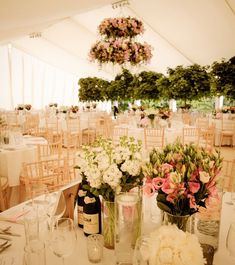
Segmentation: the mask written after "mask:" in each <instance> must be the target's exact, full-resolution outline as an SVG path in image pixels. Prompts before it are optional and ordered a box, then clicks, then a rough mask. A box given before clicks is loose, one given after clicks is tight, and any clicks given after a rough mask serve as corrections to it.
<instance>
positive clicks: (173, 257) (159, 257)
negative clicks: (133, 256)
mask: <svg viewBox="0 0 235 265" xmlns="http://www.w3.org/2000/svg"><path fill="white" fill-rule="evenodd" d="M142 250H143V251H142V253H141V254H142V256H144V258H145V259H146V260H148V261H149V265H169V264H170V265H189V264H190V265H204V264H205V260H204V258H203V252H202V248H201V246H200V243H199V241H198V238H197V236H196V235H194V234H190V233H188V232H183V231H182V230H180V229H178V228H177V227H176V226H175V225H167V226H161V227H159V228H158V229H157V230H155V231H154V232H152V233H150V236H149V238H148V249H147V251H146V249H142Z"/></svg>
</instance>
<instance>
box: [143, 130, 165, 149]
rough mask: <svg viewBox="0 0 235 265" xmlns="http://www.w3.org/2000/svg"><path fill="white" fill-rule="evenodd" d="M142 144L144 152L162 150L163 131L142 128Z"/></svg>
mask: <svg viewBox="0 0 235 265" xmlns="http://www.w3.org/2000/svg"><path fill="white" fill-rule="evenodd" d="M144 144H145V148H146V150H151V149H153V148H155V149H156V148H160V149H162V148H163V147H164V145H165V129H163V128H161V129H154V128H153V129H150V128H144Z"/></svg>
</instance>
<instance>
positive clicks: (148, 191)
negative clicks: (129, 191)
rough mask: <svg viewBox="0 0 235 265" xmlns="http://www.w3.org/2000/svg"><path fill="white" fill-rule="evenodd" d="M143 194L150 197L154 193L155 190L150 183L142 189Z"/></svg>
mask: <svg viewBox="0 0 235 265" xmlns="http://www.w3.org/2000/svg"><path fill="white" fill-rule="evenodd" d="M143 192H144V194H145V195H146V196H148V197H151V196H152V195H153V194H154V193H155V188H154V186H153V185H152V184H151V183H146V184H145V185H144V187H143Z"/></svg>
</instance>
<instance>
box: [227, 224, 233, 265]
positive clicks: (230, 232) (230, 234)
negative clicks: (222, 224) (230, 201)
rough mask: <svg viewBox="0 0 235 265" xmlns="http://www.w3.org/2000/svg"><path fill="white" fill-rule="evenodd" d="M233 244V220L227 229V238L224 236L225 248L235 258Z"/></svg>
mask: <svg viewBox="0 0 235 265" xmlns="http://www.w3.org/2000/svg"><path fill="white" fill-rule="evenodd" d="M234 244H235V222H234V223H231V225H230V227H229V230H228V234H227V238H226V248H227V250H228V252H229V254H230V256H231V257H232V258H233V259H234V260H235V248H234Z"/></svg>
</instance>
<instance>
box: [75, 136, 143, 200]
mask: <svg viewBox="0 0 235 265" xmlns="http://www.w3.org/2000/svg"><path fill="white" fill-rule="evenodd" d="M140 151H141V143H140V142H139V141H138V142H136V141H135V140H134V138H127V137H121V138H120V144H119V145H117V146H115V145H114V144H113V143H112V141H111V140H107V139H102V138H99V139H97V140H96V141H95V142H94V144H93V145H92V146H83V148H82V150H81V151H79V152H78V158H77V163H78V165H77V169H78V172H79V173H80V174H81V176H82V177H83V178H85V179H86V180H87V182H88V183H89V185H90V190H91V192H93V193H94V194H95V195H102V196H103V198H104V199H105V200H107V201H114V197H115V193H116V192H121V191H129V190H131V189H132V188H134V187H136V186H139V185H142V184H143V178H144V175H143V172H142V157H141V153H140Z"/></svg>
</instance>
